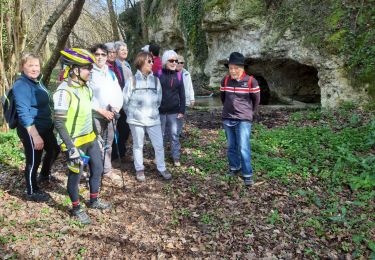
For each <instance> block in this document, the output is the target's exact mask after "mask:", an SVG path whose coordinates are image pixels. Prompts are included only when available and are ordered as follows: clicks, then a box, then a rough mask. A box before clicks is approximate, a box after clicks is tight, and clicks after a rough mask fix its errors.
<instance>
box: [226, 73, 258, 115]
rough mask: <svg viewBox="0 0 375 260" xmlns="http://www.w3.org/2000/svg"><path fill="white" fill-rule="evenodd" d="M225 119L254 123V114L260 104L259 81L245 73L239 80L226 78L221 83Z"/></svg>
mask: <svg viewBox="0 0 375 260" xmlns="http://www.w3.org/2000/svg"><path fill="white" fill-rule="evenodd" d="M220 92H221V101H222V103H223V112H222V118H223V119H230V120H245V121H253V113H254V111H256V110H257V109H258V106H259V102H260V87H259V85H258V81H257V80H256V79H255V78H254V77H253V76H249V75H247V74H246V73H245V72H244V73H243V74H242V76H241V77H240V79H239V80H235V79H232V77H231V76H229V75H227V76H225V77H224V78H223V79H222V81H221V87H220Z"/></svg>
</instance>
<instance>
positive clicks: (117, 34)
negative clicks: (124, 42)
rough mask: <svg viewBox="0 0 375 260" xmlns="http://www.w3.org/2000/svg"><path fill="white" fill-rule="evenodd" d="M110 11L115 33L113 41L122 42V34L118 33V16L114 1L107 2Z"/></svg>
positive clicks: (108, 0)
mask: <svg viewBox="0 0 375 260" xmlns="http://www.w3.org/2000/svg"><path fill="white" fill-rule="evenodd" d="M107 5H108V10H109V16H110V18H111V24H112V31H113V40H114V41H118V40H120V34H119V31H118V26H117V18H116V17H117V16H116V13H115V10H114V9H113V2H112V0H107Z"/></svg>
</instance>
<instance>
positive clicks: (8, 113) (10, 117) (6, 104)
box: [1, 88, 18, 129]
mask: <svg viewBox="0 0 375 260" xmlns="http://www.w3.org/2000/svg"><path fill="white" fill-rule="evenodd" d="M1 105H2V107H3V114H4V118H5V121H6V122H7V123H8V125H9V128H10V129H14V128H16V127H17V124H18V114H17V110H16V102H15V100H14V94H13V88H11V89H9V90H8V91H7V92H6V93H5V94H4V96H2V98H1Z"/></svg>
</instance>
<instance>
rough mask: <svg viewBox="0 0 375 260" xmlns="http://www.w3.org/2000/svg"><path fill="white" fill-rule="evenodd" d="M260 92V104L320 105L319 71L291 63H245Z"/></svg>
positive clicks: (275, 61)
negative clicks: (296, 102) (297, 103)
mask: <svg viewBox="0 0 375 260" xmlns="http://www.w3.org/2000/svg"><path fill="white" fill-rule="evenodd" d="M246 64H247V66H246V68H245V70H246V73H247V74H249V75H254V77H255V79H257V81H258V83H259V86H260V88H261V104H264V105H272V104H285V103H286V104H291V103H293V102H294V101H298V102H303V103H309V104H317V103H320V87H319V84H318V81H319V77H318V70H317V69H316V68H315V67H313V66H309V65H305V64H301V63H299V62H297V61H295V60H292V59H262V58H259V59H252V58H251V59H246Z"/></svg>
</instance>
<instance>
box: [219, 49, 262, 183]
mask: <svg viewBox="0 0 375 260" xmlns="http://www.w3.org/2000/svg"><path fill="white" fill-rule="evenodd" d="M226 66H227V67H228V68H229V75H227V76H225V77H224V78H223V80H222V81H221V88H220V91H221V101H222V103H223V112H222V119H223V125H224V129H225V135H226V138H227V144H228V151H227V156H228V161H229V172H228V175H230V176H234V175H235V174H236V173H238V172H240V171H241V172H242V176H243V179H244V182H245V185H246V186H251V185H253V179H252V175H253V170H252V168H251V149H250V134H251V123H252V121H253V114H254V112H256V111H257V108H258V106H259V102H260V88H259V85H258V82H257V81H256V79H255V78H254V77H253V76H249V75H247V74H246V72H245V58H244V56H243V55H242V54H241V53H238V52H233V53H231V54H230V56H229V62H228V64H226Z"/></svg>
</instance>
